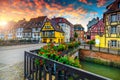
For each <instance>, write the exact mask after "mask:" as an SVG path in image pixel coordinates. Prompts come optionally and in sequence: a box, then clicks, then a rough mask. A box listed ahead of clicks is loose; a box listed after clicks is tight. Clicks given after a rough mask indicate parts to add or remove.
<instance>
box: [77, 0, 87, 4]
mask: <svg viewBox="0 0 120 80" xmlns="http://www.w3.org/2000/svg"><path fill="white" fill-rule="evenodd" d="M79 1H80V2H83V3H85V4H87V3H88V1H87V0H79Z"/></svg>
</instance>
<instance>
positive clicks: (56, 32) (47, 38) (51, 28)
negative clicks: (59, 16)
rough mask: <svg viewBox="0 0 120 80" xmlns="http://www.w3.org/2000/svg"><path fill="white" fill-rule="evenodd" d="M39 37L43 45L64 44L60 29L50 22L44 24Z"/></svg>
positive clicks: (62, 33)
mask: <svg viewBox="0 0 120 80" xmlns="http://www.w3.org/2000/svg"><path fill="white" fill-rule="evenodd" d="M40 35H41V38H42V42H43V43H51V42H54V43H61V42H64V32H63V30H62V28H61V27H60V26H59V25H57V24H56V23H55V22H52V21H46V22H45V23H44V25H43V27H42V28H41V33H40Z"/></svg>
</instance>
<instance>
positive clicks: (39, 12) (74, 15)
mask: <svg viewBox="0 0 120 80" xmlns="http://www.w3.org/2000/svg"><path fill="white" fill-rule="evenodd" d="M81 1H86V0H81ZM84 3H86V2H84ZM0 5H1V6H0V9H1V10H0V20H1V19H2V20H6V21H10V20H14V21H18V20H21V19H23V18H26V19H27V20H29V19H30V18H34V17H38V16H48V17H49V18H53V17H54V16H56V17H61V16H62V17H66V18H67V19H68V20H69V21H70V22H71V23H73V24H76V23H82V24H83V25H85V22H84V21H86V20H85V19H86V18H84V17H85V16H86V15H87V10H85V9H83V8H82V7H79V8H77V9H74V5H73V4H70V5H68V6H67V7H65V6H61V5H60V4H55V3H51V4H48V3H46V2H45V1H44V0H34V3H32V2H30V1H29V0H28V1H27V0H26V2H25V1H24V0H14V1H13V0H11V2H10V1H9V0H5V1H3V0H2V1H1V0H0ZM83 19H84V21H82V20H83ZM83 22H84V23H83Z"/></svg>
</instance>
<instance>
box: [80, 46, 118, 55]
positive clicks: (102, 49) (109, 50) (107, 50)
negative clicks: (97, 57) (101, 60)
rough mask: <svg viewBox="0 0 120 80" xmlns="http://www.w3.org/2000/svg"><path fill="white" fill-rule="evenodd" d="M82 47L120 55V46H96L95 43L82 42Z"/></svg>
mask: <svg viewBox="0 0 120 80" xmlns="http://www.w3.org/2000/svg"><path fill="white" fill-rule="evenodd" d="M80 48H81V49H86V50H92V51H98V52H105V53H111V54H117V55H120V49H118V48H103V47H95V46H94V45H88V44H82V45H80Z"/></svg>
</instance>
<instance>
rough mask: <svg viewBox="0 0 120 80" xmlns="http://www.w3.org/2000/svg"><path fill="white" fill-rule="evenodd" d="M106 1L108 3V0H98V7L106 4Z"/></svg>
mask: <svg viewBox="0 0 120 80" xmlns="http://www.w3.org/2000/svg"><path fill="white" fill-rule="evenodd" d="M105 3H106V0H97V6H98V7H101V6H103V5H105Z"/></svg>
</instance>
